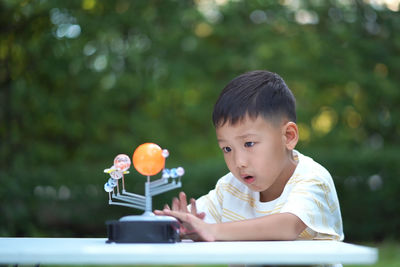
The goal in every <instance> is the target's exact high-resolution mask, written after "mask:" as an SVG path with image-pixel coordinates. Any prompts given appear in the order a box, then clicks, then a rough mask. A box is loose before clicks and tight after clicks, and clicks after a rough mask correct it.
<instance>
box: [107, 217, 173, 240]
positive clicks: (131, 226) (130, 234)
mask: <svg viewBox="0 0 400 267" xmlns="http://www.w3.org/2000/svg"><path fill="white" fill-rule="evenodd" d="M106 224H107V233H108V240H107V243H112V242H114V243H175V242H180V238H179V223H178V221H171V220H166V221H162V220H155V221H142V220H138V221H135V220H133V221H117V220H114V221H107V222H106Z"/></svg>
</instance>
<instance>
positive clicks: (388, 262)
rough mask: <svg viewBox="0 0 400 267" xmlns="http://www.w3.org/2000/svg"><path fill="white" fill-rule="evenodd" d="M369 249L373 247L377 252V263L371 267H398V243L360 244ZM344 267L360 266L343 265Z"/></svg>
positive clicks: (399, 245) (399, 251)
mask: <svg viewBox="0 0 400 267" xmlns="http://www.w3.org/2000/svg"><path fill="white" fill-rule="evenodd" d="M361 245H365V246H369V247H375V248H378V250H379V258H378V262H376V263H375V264H373V265H369V266H371V267H399V266H400V242H398V241H397V242H395V241H386V242H383V243H378V244H371V243H368V244H361ZM345 266H346V267H352V266H360V265H345Z"/></svg>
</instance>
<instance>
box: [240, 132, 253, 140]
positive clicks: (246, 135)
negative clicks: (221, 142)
mask: <svg viewBox="0 0 400 267" xmlns="http://www.w3.org/2000/svg"><path fill="white" fill-rule="evenodd" d="M254 136H257V135H256V134H251V133H248V134H243V135H239V136H237V137H236V139H245V138H247V137H254Z"/></svg>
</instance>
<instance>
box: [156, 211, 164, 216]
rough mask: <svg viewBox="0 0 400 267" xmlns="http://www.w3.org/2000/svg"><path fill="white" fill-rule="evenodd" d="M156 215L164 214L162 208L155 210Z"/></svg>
mask: <svg viewBox="0 0 400 267" xmlns="http://www.w3.org/2000/svg"><path fill="white" fill-rule="evenodd" d="M154 214H155V215H164V212H163V211H162V210H154Z"/></svg>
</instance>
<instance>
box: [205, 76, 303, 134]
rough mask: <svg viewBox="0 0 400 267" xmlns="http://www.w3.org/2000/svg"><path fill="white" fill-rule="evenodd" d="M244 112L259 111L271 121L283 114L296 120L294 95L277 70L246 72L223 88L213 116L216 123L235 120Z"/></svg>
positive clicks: (256, 113)
mask: <svg viewBox="0 0 400 267" xmlns="http://www.w3.org/2000/svg"><path fill="white" fill-rule="evenodd" d="M246 115H249V116H250V117H251V118H256V117H257V116H258V115H262V116H263V117H264V118H265V119H268V120H270V121H271V122H277V119H279V120H280V119H282V118H285V119H288V120H289V121H292V122H296V99H295V98H294V96H293V94H292V92H291V91H290V89H289V88H288V87H287V85H286V83H285V81H284V80H283V79H282V78H281V77H280V76H279V75H278V74H276V73H272V72H269V71H265V70H256V71H251V72H247V73H244V74H242V75H240V76H238V77H236V78H234V79H233V80H232V81H230V82H229V83H228V85H227V86H225V88H224V89H223V90H222V92H221V94H220V96H219V98H218V100H217V102H216V103H215V106H214V112H213V115H212V119H213V123H214V126H215V127H219V126H222V125H224V124H225V123H226V122H229V123H230V124H235V123H237V122H239V121H240V120H241V119H243V118H244V117H245V116H246Z"/></svg>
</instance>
